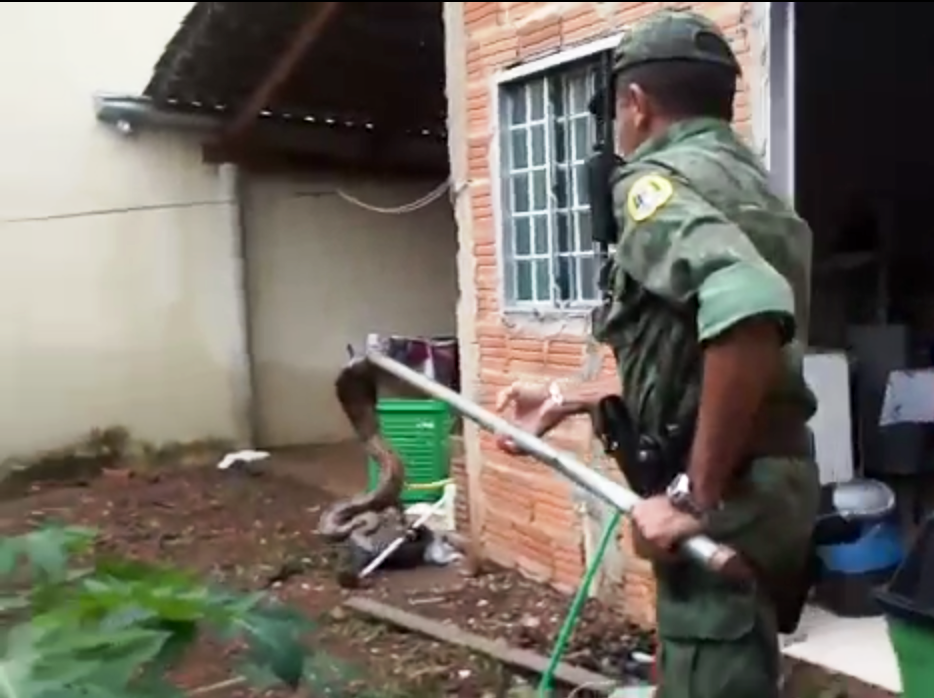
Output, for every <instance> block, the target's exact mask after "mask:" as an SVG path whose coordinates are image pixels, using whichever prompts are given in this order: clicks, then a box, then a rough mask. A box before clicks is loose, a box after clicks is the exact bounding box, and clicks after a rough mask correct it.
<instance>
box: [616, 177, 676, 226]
mask: <svg viewBox="0 0 934 698" xmlns="http://www.w3.org/2000/svg"><path fill="white" fill-rule="evenodd" d="M672 194H674V187H672V185H671V181H670V180H668V179H667V178H665V177H662V176H661V175H657V174H649V175H643V176H642V177H640V178H639V179H637V180H636V182H635V184H633V185H632V187H631V188H630V189H629V195H628V196H627V197H626V212H627V213H628V214H629V217H630V218H632V220H634V221H635V222H636V223H641V222H642V221H647V220H648V219H649V218H651V217H652V216H654V215H655V214H656V213H657V212H658V210H659V209H660V208H661V207H662V206H664V205H665V204H666V203H668V200H669V199H670V198H671V196H672Z"/></svg>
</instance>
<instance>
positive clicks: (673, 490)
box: [668, 473, 691, 496]
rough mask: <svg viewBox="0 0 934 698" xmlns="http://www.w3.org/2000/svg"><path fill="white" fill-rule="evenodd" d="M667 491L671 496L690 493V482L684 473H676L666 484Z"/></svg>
mask: <svg viewBox="0 0 934 698" xmlns="http://www.w3.org/2000/svg"><path fill="white" fill-rule="evenodd" d="M668 493H669V494H670V495H672V496H684V495H689V494H691V482H690V480H688V476H687V475H685V474H684V473H681V474H680V475H678V476H677V477H676V478H675V479H674V480H672V481H671V484H670V485H668Z"/></svg>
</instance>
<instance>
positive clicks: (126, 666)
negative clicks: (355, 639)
mask: <svg viewBox="0 0 934 698" xmlns="http://www.w3.org/2000/svg"><path fill="white" fill-rule="evenodd" d="M95 536H96V534H95V532H94V531H92V530H88V529H83V528H75V527H54V526H50V527H45V528H42V529H40V530H37V531H34V532H32V533H29V534H26V535H23V536H17V537H12V538H4V539H0V579H3V580H4V581H5V587H6V588H5V592H6V593H5V595H4V596H3V597H2V598H0V623H2V625H0V627H2V630H0V698H79V697H81V696H87V697H88V698H180V697H181V696H185V695H186V694H185V692H184V691H182V690H181V689H179V688H178V687H176V686H174V685H173V684H172V683H171V682H170V680H169V679H168V678H167V676H168V675H169V673H170V672H171V671H172V670H173V669H175V668H177V667H178V666H179V665H180V663H181V662H182V660H183V659H184V658H185V656H186V654H187V653H188V650H189V649H190V648H191V647H192V646H193V645H194V643H195V642H196V641H197V640H198V639H199V638H201V637H202V636H203V635H204V634H209V635H213V636H214V637H216V638H218V639H219V640H220V641H222V642H236V643H238V645H242V646H243V647H244V648H245V651H244V652H243V656H242V659H241V662H242V663H241V666H240V667H239V668H240V672H239V674H240V677H242V678H238V679H233V680H232V681H230V682H225V684H224V685H223V686H222V685H220V684H219V685H218V686H217V687H216V688H218V689H221V688H222V687H227V686H229V685H231V684H233V683H236V682H240V681H246V680H250V681H251V682H258V683H261V684H264V685H267V686H268V685H273V684H276V683H278V684H285V685H287V686H291V687H293V688H295V687H297V686H299V685H300V684H301V683H303V682H304V681H305V680H307V679H321V678H323V677H324V675H325V674H326V673H327V669H328V666H327V662H324V661H323V659H322V658H321V657H314V656H311V655H310V654H309V653H308V652H307V650H306V645H305V642H304V639H305V635H306V633H307V631H308V630H309V628H310V624H309V622H308V621H307V620H306V619H305V618H304V617H302V616H301V615H300V614H298V613H296V612H294V611H292V610H291V609H289V608H287V607H285V606H283V605H280V604H276V603H271V602H269V601H267V600H266V599H265V598H264V597H263V596H262V595H259V594H238V593H232V592H229V591H226V590H218V589H214V588H211V587H209V586H207V585H205V584H204V583H202V582H200V581H199V580H198V579H197V578H196V577H194V576H193V575H191V574H189V573H186V572H184V571H181V570H178V569H174V568H170V567H165V566H160V565H152V564H146V563H141V562H134V561H129V560H123V559H115V558H111V559H106V558H95V560H94V561H93V562H92V563H90V564H89V566H87V567H76V566H75V564H74V560H75V559H76V556H77V555H79V554H81V553H87V552H88V551H89V550H90V549H91V547H92V544H93V542H94V539H95ZM208 688H211V687H208ZM207 692H208V691H207V690H205V688H204V687H202V688H201V689H200V690H196V691H192V694H198V695H203V694H205V693H207Z"/></svg>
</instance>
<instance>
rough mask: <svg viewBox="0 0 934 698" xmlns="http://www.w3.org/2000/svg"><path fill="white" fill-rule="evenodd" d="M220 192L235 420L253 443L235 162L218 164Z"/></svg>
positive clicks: (246, 280)
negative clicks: (229, 276) (229, 274)
mask: <svg viewBox="0 0 934 698" xmlns="http://www.w3.org/2000/svg"><path fill="white" fill-rule="evenodd" d="M218 176H219V177H220V184H221V194H222V196H223V199H224V201H225V202H226V205H227V209H228V219H227V236H228V240H229V242H230V247H229V248H228V254H229V259H230V262H231V265H232V267H233V277H234V278H233V282H234V289H233V290H234V296H235V298H236V302H235V305H236V320H235V322H236V325H237V339H238V340H239V341H237V342H236V346H235V347H234V348H233V357H232V359H233V361H232V365H233V375H232V376H231V382H232V386H231V387H232V390H233V395H234V406H233V407H234V420H235V423H236V425H237V434H238V436H239V438H240V440H241V442H242V445H243V446H244V447H247V448H253V447H255V446H256V425H257V419H256V418H257V415H256V401H255V400H254V395H255V394H256V391H255V388H256V374H255V373H256V372H255V371H254V363H255V362H254V359H253V357H254V353H253V327H252V322H251V317H250V276H249V270H250V265H249V256H248V255H247V244H248V243H247V235H248V232H249V231H248V227H247V225H246V215H245V210H244V196H243V192H244V184H245V181H244V180H245V177H244V174H243V170H241V169H240V167H239V166H238V165H235V164H233V163H229V162H225V163H223V164H221V165H220V167H219V168H218Z"/></svg>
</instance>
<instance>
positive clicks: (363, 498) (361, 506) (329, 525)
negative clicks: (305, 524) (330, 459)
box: [318, 357, 405, 550]
mask: <svg viewBox="0 0 934 698" xmlns="http://www.w3.org/2000/svg"><path fill="white" fill-rule="evenodd" d="M380 373H381V371H380V369H378V368H377V367H376V366H374V365H373V364H372V363H371V362H369V361H367V360H366V357H357V358H354V359H352V360H351V361H350V363H348V364H347V365H346V366H345V367H344V368H343V369H342V370H341V372H340V374H339V375H338V377H337V380H336V381H335V384H334V386H335V392H336V394H337V400H338V402H339V403H340V405H341V409H342V410H343V411H344V414H345V415H346V416H347V419H348V420H349V421H350V424H351V427H352V428H353V430H354V432H355V434H356V436H357V438H358V439H359V440H360V441H361V442H362V443H363V446H364V450H365V451H366V453H367V455H368V456H369V457H370V458H372V459H373V460H374V461H375V462H376V464H377V465H378V466H379V473H380V476H379V480H378V482H377V485H376V487H375V488H374V489H372V490H371V491H365V492H360V493H358V494H356V495H354V496H352V497H350V498H348V499H343V500H339V501H337V502H335V503H333V504H332V505H330V506H329V507H328V508H327V509H325V510H324V511H323V512H322V514H321V518H320V520H319V521H318V535H320V536H321V537H322V538H324V539H325V540H326V541H328V542H331V543H341V542H344V541H351V542H352V543H354V544H355V545H357V546H359V547H361V548H363V549H364V550H371V549H372V548H373V535H374V534H375V533H376V532H377V531H378V530H379V529H380V527H381V526H382V525H383V524H384V521H385V520H386V518H387V515H392V517H393V518H397V517H401V516H402V502H401V494H402V489H403V487H404V485H405V467H404V464H403V462H402V460H401V458H400V457H399V455H398V454H397V453H396V452H395V451H394V450H393V449H392V447H391V446H390V445H389V443H388V442H387V441H386V440H385V439H384V438H383V436H382V435H381V434H380V433H379V420H378V419H377V416H376V400H377V396H378V392H379V390H378V388H379V378H380ZM402 520H403V521H404V518H403V519H402Z"/></svg>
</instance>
